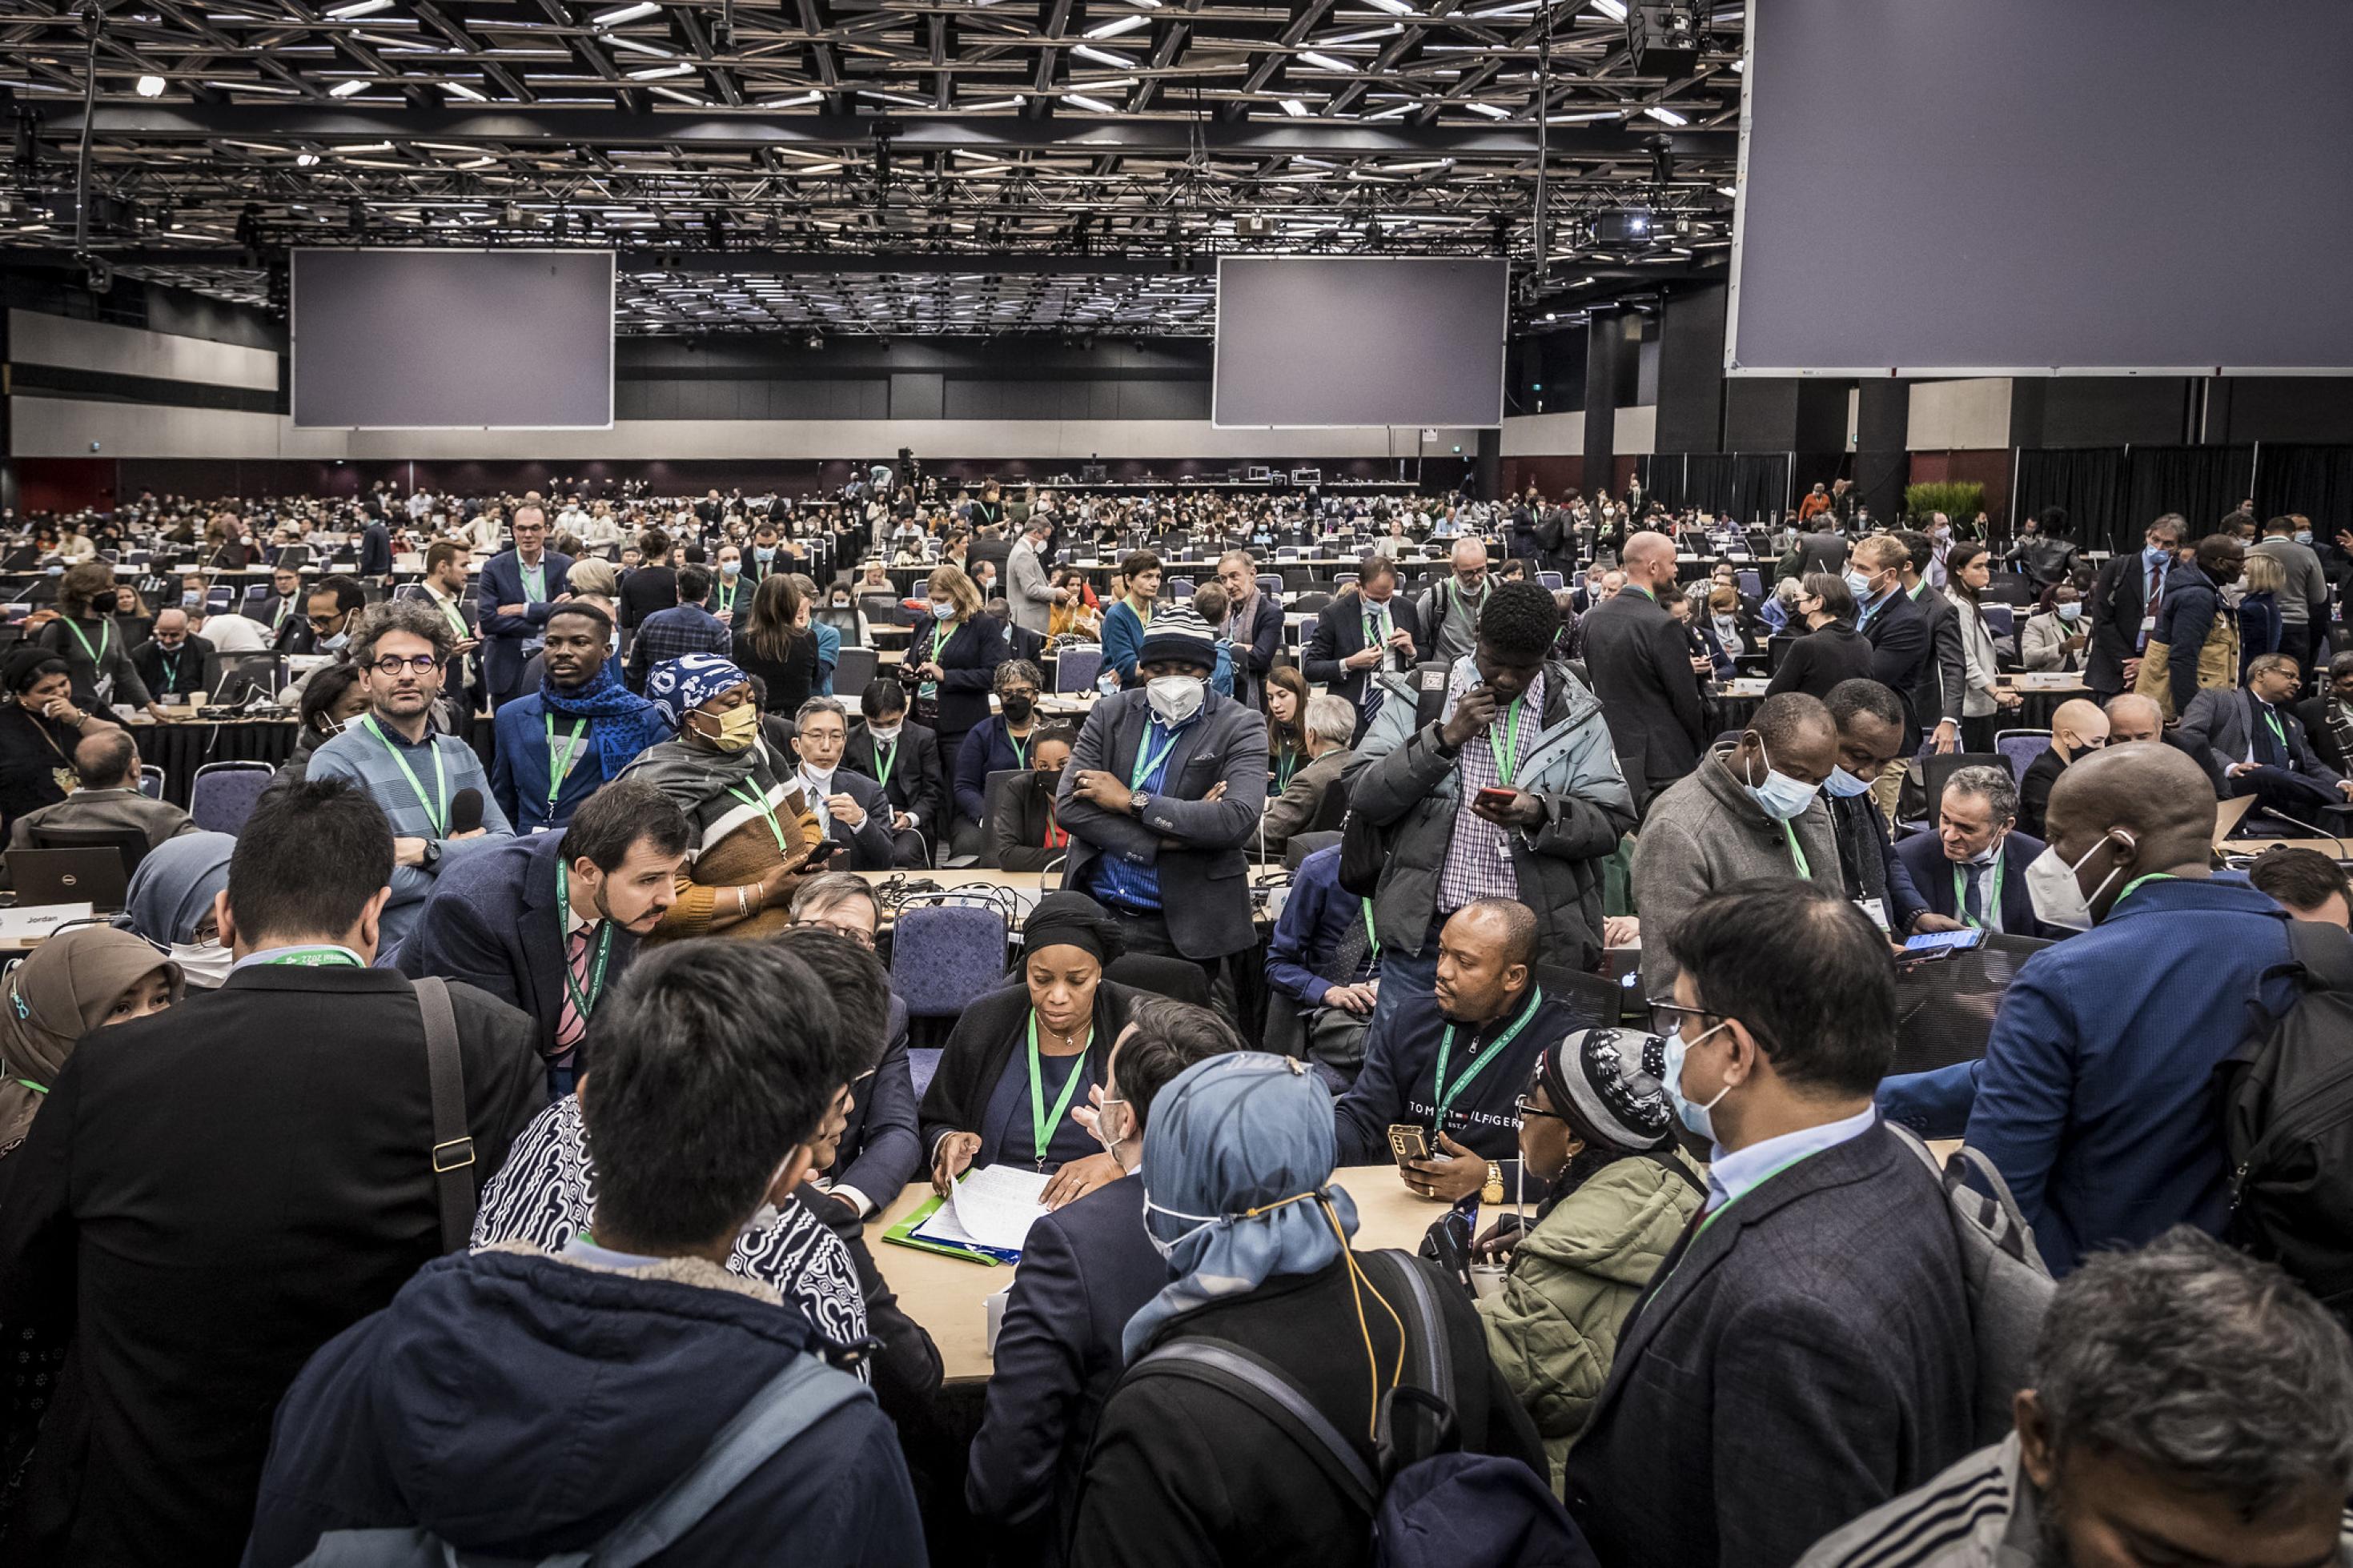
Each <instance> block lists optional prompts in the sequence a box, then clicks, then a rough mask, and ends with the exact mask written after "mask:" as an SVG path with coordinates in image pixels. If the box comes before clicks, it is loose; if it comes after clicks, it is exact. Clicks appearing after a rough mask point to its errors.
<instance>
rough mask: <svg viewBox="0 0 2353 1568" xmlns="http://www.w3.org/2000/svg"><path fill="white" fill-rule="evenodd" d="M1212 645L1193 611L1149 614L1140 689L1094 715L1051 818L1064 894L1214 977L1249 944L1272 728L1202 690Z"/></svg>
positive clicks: (1136, 945) (1065, 772) (1145, 948)
mask: <svg viewBox="0 0 2353 1568" xmlns="http://www.w3.org/2000/svg"><path fill="white" fill-rule="evenodd" d="M1217 667H1218V654H1217V644H1216V642H1215V641H1214V640H1213V639H1212V637H1210V635H1209V628H1208V625H1207V624H1206V623H1205V622H1203V620H1202V619H1201V617H1200V616H1198V615H1196V614H1194V613H1193V609H1192V606H1191V605H1177V606H1176V608H1175V609H1172V610H1166V611H1163V612H1162V613H1161V614H1159V615H1157V616H1154V617H1153V620H1152V625H1151V626H1149V627H1147V628H1146V629H1145V634H1144V646H1143V648H1142V649H1141V651H1140V652H1139V653H1138V654H1137V657H1136V672H1137V674H1138V675H1139V676H1141V677H1142V678H1143V683H1142V685H1141V686H1140V687H1133V688H1130V689H1126V690H1124V691H1119V692H1115V693H1113V695H1111V696H1109V697H1106V698H1104V699H1103V700H1101V701H1099V702H1097V703H1096V704H1095V705H1094V708H1093V710H1092V711H1091V712H1089V713H1088V715H1087V722H1086V728H1084V729H1083V730H1082V731H1079V743H1078V746H1077V748H1076V749H1075V750H1073V751H1072V752H1071V761H1070V763H1069V764H1068V765H1067V766H1066V767H1064V768H1063V769H1062V784H1061V789H1060V794H1059V795H1057V797H1056V801H1055V807H1054V815H1055V819H1056V820H1057V821H1058V822H1060V824H1061V826H1062V828H1063V830H1064V831H1066V832H1067V833H1069V834H1070V836H1071V859H1070V877H1069V885H1070V886H1071V887H1073V888H1076V889H1082V890H1083V891H1085V892H1088V893H1091V894H1092V895H1093V896H1094V897H1095V899H1096V900H1098V901H1100V902H1101V903H1103V905H1104V906H1105V907H1106V908H1107V909H1109V910H1112V911H1113V913H1114V914H1116V915H1118V916H1119V917H1120V921H1121V925H1122V926H1123V928H1124V931H1125V932H1126V935H1127V943H1128V946H1129V947H1130V948H1131V949H1133V950H1134V951H1137V952H1150V953H1161V954H1165V955H1168V956H1172V957H1179V958H1188V959H1192V960H1194V961H1195V962H1196V963H1200V964H1201V965H1202V966H1203V967H1204V968H1207V969H1210V970H1212V971H1214V970H1215V969H1216V967H1217V965H1218V962H1219V960H1220V959H1222V958H1224V957H1225V955H1226V954H1228V953H1233V952H1244V951H1245V950H1247V949H1249V948H1251V947H1253V946H1255V945H1256V943H1257V941H1258V933H1257V931H1256V929H1255V927H1254V926H1253V925H1252V923H1251V920H1250V881H1249V879H1248V878H1247V877H1246V876H1245V875H1244V874H1243V873H1244V871H1245V869H1246V868H1247V864H1248V862H1247V859H1246V858H1245V856H1244V853H1243V850H1244V847H1245V846H1247V845H1249V844H1250V842H1251V841H1252V840H1253V839H1254V838H1255V837H1256V836H1257V833H1258V825H1259V817H1260V816H1261V814H1262V813H1263V812H1264V810H1265V808H1266V766H1267V763H1266V721H1265V720H1264V719H1263V718H1262V717H1261V716H1260V715H1259V714H1258V713H1256V712H1255V711H1253V710H1250V709H1249V708H1246V707H1244V706H1243V705H1242V704H1240V703H1239V702H1236V701H1235V700H1233V699H1231V698H1229V697H1226V696H1222V695H1220V694H1219V693H1218V692H1215V691H1212V690H1210V689H1209V677H1210V675H1211V674H1212V673H1213V672H1214V671H1215V670H1216V669H1217Z"/></svg>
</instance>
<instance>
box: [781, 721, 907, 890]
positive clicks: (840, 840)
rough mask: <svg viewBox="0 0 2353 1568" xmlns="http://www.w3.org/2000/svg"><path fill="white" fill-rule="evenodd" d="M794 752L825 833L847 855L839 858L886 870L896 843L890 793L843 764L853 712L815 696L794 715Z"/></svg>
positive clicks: (850, 865)
mask: <svg viewBox="0 0 2353 1568" xmlns="http://www.w3.org/2000/svg"><path fill="white" fill-rule="evenodd" d="M793 726H794V734H793V751H794V752H795V753H796V754H797V755H798V756H799V758H800V764H801V765H800V774H799V779H800V788H801V793H802V794H803V795H806V796H807V798H808V805H809V809H810V810H811V811H814V812H816V813H817V814H818V818H819V819H820V820H822V821H823V822H824V823H825V834H826V837H828V838H830V839H831V840H833V842H834V843H836V844H839V845H840V846H841V847H843V848H844V849H845V850H847V851H848V852H849V853H848V854H847V856H846V857H844V858H842V859H841V860H839V861H838V862H837V864H839V866H840V867H841V868H843V869H845V870H850V871H887V870H889V869H890V868H891V861H892V852H893V848H894V845H893V842H892V835H891V823H892V815H891V809H892V808H891V796H890V794H889V792H888V791H886V790H884V789H883V787H882V786H881V784H876V783H875V782H874V781H873V780H872V779H870V778H868V777H867V776H866V775H865V774H864V773H854V772H852V771H851V770H849V769H848V768H845V767H843V766H842V765H841V753H842V749H843V748H844V747H845V746H847V745H848V744H849V713H848V711H847V710H845V709H843V707H842V706H841V704H840V703H839V702H838V701H836V700H834V699H832V698H830V697H812V698H810V699H809V700H807V701H806V702H804V703H802V704H801V707H800V711H799V712H798V713H797V714H796V715H794V719H793Z"/></svg>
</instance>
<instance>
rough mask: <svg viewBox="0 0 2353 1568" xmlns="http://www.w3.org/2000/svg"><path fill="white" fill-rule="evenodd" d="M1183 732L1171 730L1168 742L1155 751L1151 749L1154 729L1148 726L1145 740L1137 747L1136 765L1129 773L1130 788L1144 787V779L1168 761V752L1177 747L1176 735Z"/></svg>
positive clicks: (1128, 782) (1128, 783)
mask: <svg viewBox="0 0 2353 1568" xmlns="http://www.w3.org/2000/svg"><path fill="white" fill-rule="evenodd" d="M1182 732H1183V731H1177V730H1171V731H1168V741H1167V743H1166V744H1165V745H1163V746H1162V747H1161V748H1160V749H1159V750H1158V751H1156V752H1155V751H1153V750H1152V749H1151V745H1152V731H1151V729H1150V727H1149V726H1146V728H1145V731H1144V740H1143V742H1142V743H1140V744H1139V745H1138V746H1137V747H1136V748H1135V767H1134V771H1133V772H1131V773H1129V774H1128V775H1127V787H1128V788H1130V789H1132V790H1134V789H1142V788H1143V787H1144V781H1145V780H1146V779H1148V778H1150V777H1151V776H1152V773H1153V770H1154V769H1155V768H1157V767H1159V766H1160V765H1161V764H1162V763H1166V762H1167V760H1168V753H1169V752H1173V751H1175V750H1176V737H1177V736H1178V735H1179V734H1181V733H1182Z"/></svg>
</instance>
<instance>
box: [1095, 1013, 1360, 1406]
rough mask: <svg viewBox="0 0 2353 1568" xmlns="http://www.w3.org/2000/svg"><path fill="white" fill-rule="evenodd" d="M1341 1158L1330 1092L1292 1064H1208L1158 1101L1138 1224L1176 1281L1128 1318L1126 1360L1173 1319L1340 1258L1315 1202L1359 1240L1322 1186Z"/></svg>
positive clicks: (1224, 1060)
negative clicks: (1327, 1206)
mask: <svg viewBox="0 0 2353 1568" xmlns="http://www.w3.org/2000/svg"><path fill="white" fill-rule="evenodd" d="M1338 1158H1339V1150H1338V1145H1337V1142H1336V1141H1335V1134H1334V1132H1333V1129H1332V1094H1331V1091H1330V1090H1329V1089H1325V1088H1324V1080H1323V1079H1320V1078H1318V1077H1317V1076H1316V1075H1315V1074H1314V1073H1313V1072H1311V1071H1308V1070H1306V1068H1305V1064H1304V1063H1302V1062H1299V1061H1295V1060H1293V1058H1289V1057H1278V1056H1271V1055H1269V1054H1268V1053H1266V1052H1264V1051H1237V1052H1234V1053H1232V1054H1230V1055H1228V1056H1219V1057H1211V1058H1209V1059H1208V1060H1207V1061H1203V1062H1196V1063H1194V1064H1193V1065H1192V1066H1191V1067H1189V1068H1186V1069H1185V1070H1184V1071H1183V1072H1181V1073H1179V1074H1178V1075H1177V1076H1176V1080H1175V1081H1174V1082H1172V1083H1170V1084H1169V1086H1168V1087H1167V1088H1166V1089H1162V1090H1161V1091H1160V1092H1159V1093H1158V1094H1157V1095H1155V1097H1154V1098H1153V1101H1152V1116H1151V1120H1150V1121H1147V1122H1146V1123H1145V1129H1144V1168H1143V1170H1142V1172H1141V1173H1140V1179H1141V1180H1142V1181H1143V1183H1144V1203H1145V1214H1144V1227H1145V1230H1146V1231H1147V1232H1149V1233H1150V1234H1151V1236H1152V1237H1153V1238H1154V1239H1155V1242H1156V1243H1158V1244H1160V1245H1162V1246H1163V1247H1165V1248H1166V1257H1167V1258H1168V1266H1169V1268H1170V1269H1171V1270H1172V1271H1174V1273H1175V1275H1176V1279H1175V1280H1174V1282H1173V1283H1171V1284H1170V1285H1169V1286H1168V1288H1167V1289H1164V1290H1162V1291H1161V1292H1160V1294H1159V1295H1157V1296H1155V1297H1154V1298H1153V1299H1152V1300H1149V1301H1146V1302H1145V1304H1144V1305H1143V1306H1142V1307H1141V1308H1140V1309H1138V1310H1137V1311H1136V1314H1135V1316H1134V1317H1133V1318H1130V1319H1129V1320H1128V1321H1127V1331H1126V1332H1125V1334H1124V1335H1123V1336H1122V1349H1123V1350H1124V1352H1125V1355H1126V1358H1127V1359H1128V1360H1129V1361H1131V1362H1132V1361H1134V1359H1135V1358H1136V1357H1137V1355H1139V1354H1141V1353H1142V1352H1143V1350H1144V1347H1145V1344H1147V1343H1148V1342H1150V1340H1151V1338H1152V1335H1153V1333H1154V1331H1156V1330H1157V1329H1158V1328H1159V1327H1160V1325H1161V1324H1162V1323H1164V1322H1166V1321H1168V1320H1169V1319H1170V1318H1173V1317H1175V1316H1176V1314H1177V1313H1179V1312H1183V1311H1187V1310H1191V1309H1192V1308H1195V1307H1198V1306H1203V1305H1205V1304H1207V1303H1208V1302H1209V1301H1212V1300H1216V1299H1218V1298H1219V1297H1221V1296H1240V1295H1242V1294H1244V1293H1246V1292H1248V1291H1251V1290H1255V1289H1258V1288H1259V1287H1260V1286H1261V1285H1263V1284H1264V1283H1266V1281H1267V1280H1268V1279H1271V1278H1272V1277H1273V1276H1275V1275H1278V1274H1313V1273H1314V1272H1315V1271H1316V1270H1317V1269H1319V1268H1324V1266H1325V1265H1326V1264H1329V1263H1330V1262H1332V1260H1333V1259H1335V1258H1338V1257H1339V1256H1340V1252H1341V1241H1340V1237H1339V1236H1337V1235H1335V1234H1334V1232H1333V1229H1332V1220H1331V1219H1330V1218H1327V1217H1326V1216H1325V1214H1324V1205H1323V1204H1322V1203H1320V1202H1316V1201H1314V1200H1315V1199H1316V1198H1319V1197H1320V1198H1323V1199H1326V1200H1328V1201H1329V1202H1330V1204H1331V1205H1332V1211H1333V1214H1334V1215H1336V1216H1337V1217H1338V1219H1339V1222H1340V1229H1341V1231H1342V1232H1344V1233H1345V1234H1347V1235H1350V1236H1353V1235H1355V1234H1356V1205H1355V1204H1354V1203H1353V1202H1351V1201H1350V1200H1349V1197H1348V1194H1346V1193H1345V1191H1343V1190H1342V1189H1341V1188H1338V1187H1335V1186H1333V1185H1331V1181H1332V1167H1333V1164H1334V1163H1335V1161H1336V1160H1337V1159H1338ZM1287 1199H1291V1200H1300V1201H1294V1202H1286V1201H1285V1200H1287Z"/></svg>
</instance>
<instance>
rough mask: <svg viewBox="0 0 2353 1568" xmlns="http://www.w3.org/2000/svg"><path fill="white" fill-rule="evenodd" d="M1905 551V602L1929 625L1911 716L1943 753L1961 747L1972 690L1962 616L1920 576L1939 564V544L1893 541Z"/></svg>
mask: <svg viewBox="0 0 2353 1568" xmlns="http://www.w3.org/2000/svg"><path fill="white" fill-rule="evenodd" d="M1895 539H1896V542H1898V543H1900V544H1902V545H1903V546H1904V565H1903V568H1902V571H1903V581H1904V593H1905V597H1907V598H1909V599H1910V600H1911V601H1912V602H1913V603H1914V604H1915V605H1919V606H1920V613H1921V614H1922V615H1923V616H1926V618H1927V622H1928V661H1927V663H1926V665H1924V666H1922V667H1921V670H1920V676H1919V680H1918V684H1917V685H1916V686H1915V689H1914V690H1913V692H1912V694H1911V696H1912V711H1913V713H1914V714H1915V716H1916V717H1917V718H1918V720H1919V721H1920V728H1921V729H1922V730H1923V731H1930V733H1928V734H1926V735H1924V736H1923V739H1926V740H1929V741H1932V742H1934V743H1935V745H1936V750H1938V751H1940V752H1957V751H1958V750H1960V746H1961V696H1962V693H1963V692H1964V691H1965V690H1966V689H1968V656H1967V655H1966V654H1965V653H1963V651H1962V649H1961V613H1960V611H1959V610H1958V609H1957V608H1955V607H1954V605H1953V602H1952V600H1950V599H1948V598H1947V597H1945V595H1942V594H1940V593H1938V592H1936V590H1935V589H1934V588H1931V587H1930V586H1928V584H1927V582H1926V579H1925V578H1923V577H1922V575H1921V574H1922V573H1923V572H1925V571H1926V570H1927V566H1928V563H1930V562H1932V561H1934V560H1935V559H1936V542H1935V541H1933V540H1931V539H1930V538H1929V537H1928V536H1927V535H1926V534H1925V533H1915V532H1909V531H1906V532H1904V533H1899V534H1897V535H1895Z"/></svg>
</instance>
